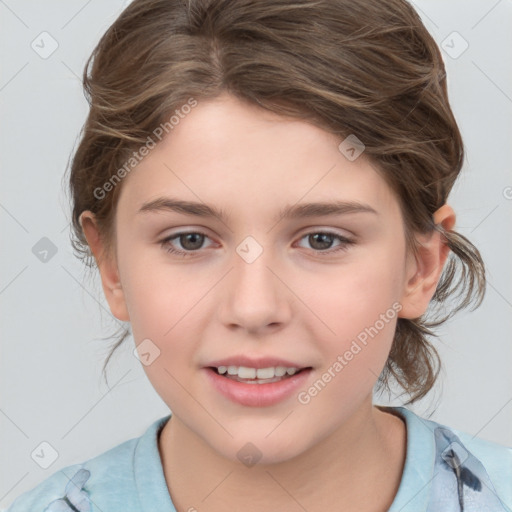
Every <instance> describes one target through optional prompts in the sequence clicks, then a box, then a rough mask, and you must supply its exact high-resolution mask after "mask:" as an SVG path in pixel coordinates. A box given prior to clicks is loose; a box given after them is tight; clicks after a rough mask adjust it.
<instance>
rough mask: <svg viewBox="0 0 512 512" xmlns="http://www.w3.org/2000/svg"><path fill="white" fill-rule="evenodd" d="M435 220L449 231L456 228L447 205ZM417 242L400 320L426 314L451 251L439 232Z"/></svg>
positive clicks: (452, 215) (409, 259) (410, 261)
mask: <svg viewBox="0 0 512 512" xmlns="http://www.w3.org/2000/svg"><path fill="white" fill-rule="evenodd" d="M433 221H434V223H435V224H436V225H438V226H441V227H442V228H443V229H444V230H445V231H449V230H451V229H452V228H453V226H454V225H455V213H454V211H453V209H452V208H451V207H450V206H448V205H447V204H445V205H443V206H442V207H441V208H439V209H438V210H437V211H436V212H435V213H434V215H433ZM416 240H417V241H418V244H419V248H418V254H417V255H416V257H414V255H412V254H410V255H409V256H408V261H407V269H406V282H405V288H404V291H403V295H402V300H401V301H400V303H401V304H402V310H401V311H400V314H399V317H402V318H411V319H414V318H419V317H420V316H421V315H423V314H424V313H425V312H426V310H427V308H428V305H429V303H430V300H431V299H432V297H433V295H434V293H435V291H436V288H437V284H438V282H439V279H440V277H441V274H442V271H443V268H444V264H445V262H446V259H447V257H448V254H449V252H450V248H449V247H448V245H447V242H446V238H445V237H444V236H443V235H442V233H441V232H440V231H437V230H436V231H432V232H430V233H427V234H422V235H417V236H416Z"/></svg>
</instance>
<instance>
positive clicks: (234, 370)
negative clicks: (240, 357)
mask: <svg viewBox="0 0 512 512" xmlns="http://www.w3.org/2000/svg"><path fill="white" fill-rule="evenodd" d="M298 370H299V369H298V368H286V367H284V366H277V367H271V368H258V369H256V368H248V367H247V366H219V367H218V368H217V371H218V372H219V373H220V374H221V375H223V374H224V373H226V372H227V374H228V375H236V376H238V377H239V378H241V379H273V378H274V377H282V376H283V375H285V374H286V373H287V374H288V375H293V374H295V373H296V372H297V371H298Z"/></svg>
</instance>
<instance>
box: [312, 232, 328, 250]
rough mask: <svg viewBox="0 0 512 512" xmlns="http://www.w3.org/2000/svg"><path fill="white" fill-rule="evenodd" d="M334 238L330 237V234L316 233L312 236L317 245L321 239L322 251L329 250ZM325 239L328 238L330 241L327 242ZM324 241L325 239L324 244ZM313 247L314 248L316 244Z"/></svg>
mask: <svg viewBox="0 0 512 512" xmlns="http://www.w3.org/2000/svg"><path fill="white" fill-rule="evenodd" d="M332 237H333V235H329V234H328V233H315V234H314V235H310V238H313V239H316V240H315V243H317V241H318V239H319V238H320V246H321V247H319V248H320V249H328V248H329V247H330V245H331V244H332ZM325 238H327V239H328V241H325ZM322 239H324V241H323V242H322ZM312 245H313V246H314V244H312Z"/></svg>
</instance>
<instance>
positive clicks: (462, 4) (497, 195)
mask: <svg viewBox="0 0 512 512" xmlns="http://www.w3.org/2000/svg"><path fill="white" fill-rule="evenodd" d="M127 4H128V2H121V1H101V2H100V1H99V0H89V1H84V0H68V1H66V2H58V1H56V0H52V1H46V2H39V1H36V0H24V1H21V0H18V1H15V0H0V40H1V52H2V53H1V68H0V114H1V115H0V120H1V121H0V123H1V124H0V162H1V173H2V178H1V179H2V182H1V183H2V186H1V188H0V225H1V234H2V237H1V243H2V251H1V267H0V268H1V274H0V307H1V310H0V311H1V323H0V325H1V357H0V365H1V366H0V378H1V384H0V386H1V390H2V394H1V401H0V427H1V433H2V435H1V438H0V453H1V454H2V456H1V467H0V508H1V507H7V505H9V504H10V503H11V502H12V501H13V500H14V498H15V497H17V496H18V495H19V494H21V493H22V492H24V491H26V490H28V489H31V488H32V487H34V486H35V485H36V484H37V483H39V482H40V481H42V480H43V479H44V478H46V477H47V476H49V475H50V474H52V473H54V472H55V471H57V470H58V469H60V468H61V467H64V466H66V465H69V464H73V463H77V462H81V461H84V460H86V459H88V458H91V457H92V456H95V455H97V454H99V453H101V452H103V451H105V450H107V449H109V448H111V447H113V446H115V445H117V444H119V443H120V442H122V441H124V440H126V439H129V438H131V437H135V436H139V435H141V434H142V433H143V432H144V431H145V429H146V428H147V426H149V424H150V423H151V422H152V421H154V420H155V419H157V418H159V417H161V416H164V415H166V414H168V408H167V406H166V405H165V404H164V403H163V401H162V400H161V399H160V398H159V396H158V395H157V394H156V392H155V391H154V390H153V388H152V387H151V385H150V383H149V381H148V380H147V378H146V376H145V374H144V372H143V370H142V368H141V367H140V363H139V361H138V360H137V359H136V358H135V357H134V356H133V354H132V350H133V348H134V343H133V339H132V338H129V339H128V340H127V341H126V345H125V346H124V347H123V348H121V349H120V350H119V351H118V352H117V355H116V356H115V358H114V360H113V362H112V363H111V365H109V386H107V385H106V384H105V382H104V380H102V377H101V367H102V364H103V360H104V358H105V356H106V354H107V352H108V348H109V343H108V341H106V340H102V339H101V338H102V337H105V336H107V335H108V334H111V333H112V332H114V331H115V328H116V327H117V326H118V322H114V321H113V320H112V316H111V315H110V313H109V310H108V306H107V304H106V302H105V300H104V298H103V292H102V291H101V288H100V282H99V279H96V280H95V281H90V280H86V279H85V273H84V269H83V268H82V266H81V264H80V263H79V261H78V260H76V259H75V258H74V257H73V254H72V250H71V245H70V243H69V238H68V237H69V227H68V224H69V207H68V199H67V195H66V194H65V193H64V189H63V183H62V177H63V174H64V171H65V169H66V165H67V163H68V158H69V156H70V154H71V152H72V150H73V147H74V145H75V143H76V141H77V138H78V133H79V130H80V128H81V126H82V124H83V122H84V120H85V116H86V113H87V104H86V101H85V99H84V96H83V94H82V90H81V85H80V80H79V77H80V76H81V74H82V70H83V66H84V64H85V60H86V58H87V56H88V55H89V54H90V52H91V51H92V49H93V47H94V45H95V44H96V42H97V41H98V40H99V38H100V36H101V35H102V34H103V32H104V31H105V30H106V28H107V27H108V26H109V25H110V24H111V23H112V22H113V21H114V19H115V18H116V17H117V15H118V14H119V13H120V12H121V10H122V9H123V8H124V6H125V5H127ZM413 5H414V6H415V7H416V8H417V10H418V12H419V13H420V15H421V17H422V19H423V20H424V22H425V25H426V26H427V28H428V29H429V31H430V32H431V33H432V35H433V37H434V38H435V40H436V41H437V42H438V44H439V45H440V46H443V44H444V45H445V46H444V47H446V48H447V46H446V44H449V45H451V46H452V47H453V48H452V49H451V50H450V51H451V52H452V53H453V52H454V51H459V50H460V49H461V48H462V46H461V40H459V39H457V38H458V36H453V35H452V33H453V32H454V31H456V32H458V33H459V34H460V36H462V37H463V38H464V40H466V41H467V43H468V44H469V47H468V49H467V50H466V51H465V52H464V53H462V54H461V55H460V56H458V57H457V58H453V56H450V55H448V54H447V53H446V52H445V51H443V58H444V60H445V63H446V66H447V71H448V85H449V93H450V100H451V104H452V107H453V110H454V113H455V116H456V118H457V120H458V122H459V125H460V128H461V131H462V135H463V138H464V141H465V146H466V149H467V156H466V163H465V167H464V171H463V175H462V176H461V178H460V179H459V181H458V182H457V184H456V186H455V188H454V190H453V192H452V194H451V201H450V204H451V205H452V206H453V207H454V209H455V211H456V213H457V215H458V218H457V224H456V229H458V230H459V232H461V233H462V234H464V235H466V236H468V237H469V238H470V240H472V241H473V243H474V244H475V245H476V246H477V247H478V248H479V249H480V250H481V252H482V255H483V257H484V260H485V261H486V264H487V267H488V278H489V285H488V291H487V295H486V298H485V301H484V303H483V304H482V306H481V307H480V308H479V309H478V310H476V311H474V312H463V313H461V314H459V315H458V316H457V317H455V318H454V319H453V320H452V321H451V322H449V323H448V324H446V325H445V326H444V327H443V328H441V329H440V331H439V334H440V338H439V341H437V342H436V346H437V347H438V349H439V352H440V354H441V357H442V360H443V363H444V368H445V372H444V373H443V375H442V377H441V380H440V382H439V385H438V386H437V387H436V390H435V392H433V393H431V394H429V395H428V396H427V398H426V399H424V400H423V401H422V402H420V403H418V404H416V405H414V406H412V407H411V409H412V410H414V411H415V412H417V413H419V414H423V415H428V414H430V413H432V411H433V408H434V407H435V405H436V404H437V409H435V411H434V412H433V414H432V416H431V419H434V420H435V421H439V422H441V423H444V424H447V425H449V426H451V427H453V428H456V429H460V430H464V431H466V432H469V433H471V434H474V435H478V436H479V437H482V438H484V439H488V440H491V441H496V442H499V443H502V444H507V445H512V429H511V428H510V426H511V420H512V372H510V367H511V359H512V357H511V356H512V343H511V339H510V332H511V327H512V315H511V312H512V311H511V308H512V303H511V302H512V286H511V264H510V262H511V261H512V258H511V252H512V245H511V237H510V235H511V230H510V227H511V212H512V199H510V198H511V197H512V189H511V188H510V187H512V175H511V171H510V169H511V163H512V155H511V142H512V128H511V122H510V120H511V114H512V80H511V71H512V64H511V59H510V48H512V32H511V31H510V26H511V22H512V3H511V1H510V0H500V1H495V0H492V1H484V0H478V1H477V0H472V1H467V0H457V1H454V0H451V1H450V2H437V1H434V0H421V1H420V0H417V1H415V2H414V3H413ZM43 31H46V32H48V33H49V34H51V37H52V38H54V39H55V40H56V41H57V43H58V48H57V49H56V51H55V52H54V53H53V54H52V55H50V56H49V57H48V58H46V59H44V58H42V57H41V56H40V55H39V54H38V53H36V52H35V51H34V50H33V49H32V47H31V43H32V41H34V40H35V41H36V43H37V41H40V39H38V36H39V34H41V32H43ZM454 37H455V39H454ZM451 40H453V41H454V43H453V44H452V43H450V41H451ZM443 41H445V42H444V43H443ZM46 43H47V44H45V48H46V49H47V50H48V48H50V40H48V39H47V40H46ZM507 187H509V188H507ZM507 197H508V198H507ZM43 237H47V238H48V239H49V240H51V242H52V244H54V245H55V247H56V250H57V252H56V254H55V255H54V256H53V257H51V258H50V257H49V256H48V261H47V262H46V263H43V262H42V261H40V260H39V259H38V258H37V257H36V255H35V254H34V253H33V247H34V246H36V244H38V243H44V242H40V240H41V239H42V238H43ZM36 247H37V246H36ZM50 254H51V253H50ZM377 402H378V403H386V402H385V400H384V399H380V400H377ZM391 403H396V401H392V402H391ZM43 441H46V442H48V443H50V444H51V445H52V446H53V447H54V449H55V450H56V451H57V452H58V457H57V459H56V460H55V462H54V463H53V464H52V465H51V466H49V467H48V468H47V469H42V468H41V467H39V465H37V464H36V463H35V462H34V460H33V459H32V458H31V453H32V452H33V451H34V450H35V449H36V448H37V447H39V445H40V443H41V442H43Z"/></svg>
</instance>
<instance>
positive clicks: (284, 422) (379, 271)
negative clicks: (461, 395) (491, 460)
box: [81, 94, 455, 512]
mask: <svg viewBox="0 0 512 512" xmlns="http://www.w3.org/2000/svg"><path fill="white" fill-rule="evenodd" d="M340 142H341V140H339V139H337V138H336V137H334V136H333V135H331V134H329V133H327V132H325V131H323V130H321V129H320V128H318V127H316V126H313V125H311V124H309V123H306V122H304V121H299V120H292V119H287V118H282V117H278V116H277V115H275V114H273V113H271V112H267V111H264V110H262V109H259V108H257V107H255V106H252V105H247V104H245V103H242V102H240V101H239V100H237V99H235V98H234V97H232V96H228V95H225V94H224V95H222V96H219V97H218V98H216V99H215V100H213V101H208V102H199V104H198V105H197V106H196V107H195V108H193V109H192V111H191V112H190V113H189V114H188V115H187V116H186V117H185V118H184V119H182V120H181V121H180V123H179V124H178V125H177V126H175V127H174V129H173V130H172V132H170V134H169V135H168V136H167V137H166V138H164V139H163V140H162V142H161V143H160V144H158V145H157V146H156V147H155V148H154V149H152V150H151V152H150V153H149V155H148V156H146V157H145V158H144V159H143V160H142V162H141V163H140V164H139V165H138V166H137V167H136V168H135V169H134V170H133V171H132V172H131V173H130V174H129V175H128V176H127V177H126V178H124V180H123V182H122V190H121V194H120V197H119V203H118V207H117V212H116V220H115V223H116V224H115V228H116V245H115V249H116V253H115V254H113V255H109V254H106V253H105V251H104V249H103V244H102V241H101V238H100V236H99V233H98V230H97V228H96V224H95V219H94V215H93V214H92V213H91V212H90V211H86V212H84V213H83V214H82V217H81V221H82V226H83V229H84V233H85V234H86V237H87V240H88V243H89V245H90V247H91V249H92V251H93V253H94V255H95V257H96V260H97V261H98V265H99V269H100V273H101V279H102V285H103V290H104V293H105V296H106V298H107V301H108V303H109V306H110V309H111V311H112V314H113V315H114V316H115V317H117V318H118V319H120V320H123V321H129V322H131V326H132V331H133V335H134V339H135V343H136V344H139V343H140V342H142V340H144V339H146V338H149V339H150V340H151V341H152V343H154V345H156V346H157V347H158V349H159V350H160V356H159V357H157V358H156V359H155V360H154V361H153V362H152V363H151V364H150V365H148V366H143V367H144V370H145V372H146V374H147V376H148V378H149V380H150V382H151V383H152V385H153V386H154V388H155V390H156V391H157V392H158V394H159V395H160V396H161V397H162V399H163V400H164V401H165V403H166V404H167V405H168V406H169V408H170V409H171V410H172V413H173V415H172V417H171V420H170V421H169V422H168V423H167V424H166V426H165V427H164V429H163V431H162V434H161V436H160V439H159V449H160V454H161V458H162V465H163V469H164V474H165V478H166V481H167V485H168V488H169V492H170V494H171V496H172V499H173V502H174V504H175V506H176V508H177V510H178V511H179V512H185V511H187V510H189V509H190V510H193V509H192V508H191V507H194V508H195V509H198V510H208V511H209V512H217V511H221V510H222V511H225V510H242V509H243V510H245V511H247V512H252V511H260V510H286V511H290V512H294V511H303V510H304V509H306V510H307V511H308V512H315V511H317V510H318V511H320V510H323V511H325V510H335V509H338V508H339V504H340V503H343V509H344V510H345V511H352V510H354V511H355V510H357V511H376V510H387V509H388V507H389V506H390V505H391V503H392V501H393V498H394V496H395V494H396V492H397V490H398V486H399V483H400V479H401V475H402V471H403V465H404V461H405V447H406V429H405V425H404V423H403V421H402V420H401V419H400V418H398V417H397V416H394V415H393V414H390V413H389V412H385V411H382V410H380V409H378V408H377V407H376V406H374V405H372V390H373V387H374V385H375V382H376V380H377V377H378V375H379V374H380V373H381V371H382V369H383V367H384V365H385V362H386V359H387V357H388V354H389V350H390V348H391V343H392V340H393V335H394V331H395V327H396V321H397V316H396V315H395V317H394V319H392V320H390V321H389V322H388V323H387V324H385V327H384V328H382V329H381V330H380V331H379V332H378V335H376V336H375V337H373V338H371V339H370V340H369V342H368V344H367V345H366V346H365V347H364V348H363V350H361V351H360V352H359V353H358V354H357V356H355V357H354V358H353V359H352V360H351V361H350V362H349V363H348V364H347V365H346V366H345V367H344V368H343V370H342V371H341V372H339V373H338V374H337V375H336V377H335V378H333V379H332V380H331V381H330V382H329V383H328V385H327V386H325V388H324V389H323V390H322V391H321V392H320V393H318V395H317V396H315V397H313V398H312V399H311V401H310V402H309V403H308V404H307V405H304V404H301V403H299V402H298V401H297V396H296V395H295V394H294V395H292V396H291V397H290V398H289V399H287V400H285V401H283V402H281V403H279V404H277V405H274V406H271V407H263V408H261V407H246V406H242V405H239V404H236V403H233V402H231V401H229V400H228V399H227V398H224V397H223V396H222V395H220V394H219V393H218V392H217V391H216V390H215V389H213V388H212V386H211V385H210V384H209V382H208V381H207V379H206V378H205V375H204V370H201V368H202V366H204V365H206V364H207V363H208V362H211V361H213V360H215V359H219V358H223V357H228V356H230V355H233V354H246V355H249V356H254V357H257V356H261V355H273V356H277V357H282V358H285V359H289V360H291V361H296V362H298V363H301V366H312V367H313V372H312V374H311V375H310V377H309V380H308V385H307V386H306V387H305V388H304V389H307V388H308V387H309V386H311V385H312V383H313V382H315V381H316V380H317V379H319V378H320V376H321V375H322V374H323V373H324V372H326V371H327V369H328V368H329V367H331V366H332V365H333V363H334V362H335V361H336V358H337V356H338V355H339V354H343V353H344V352H345V351H346V350H348V349H349V347H350V344H351V342H352V340H354V339H355V338H356V337H357V335H358V334H359V333H361V332H362V331H364V329H365V327H368V326H371V325H374V324H375V322H376V321H377V320H378V319H379V315H381V314H382V313H385V312H386V311H387V310H389V309H390V308H391V305H392V304H393V303H395V302H398V303H400V304H401V306H402V309H401V311H400V312H399V314H398V316H399V317H404V318H417V317H419V316H421V314H423V313H424V312H425V311H426V309H427V306H428V303H429V301H430V299H431V298H432V295H433V294H434V291H435V289H436V285H437V282H438V280H439V278H440V275H441V271H442V268H443V266H444V263H445V261H446V257H447V255H448V252H449V249H448V247H447V246H446V245H445V243H444V241H443V239H442V237H440V234H439V233H437V232H433V234H429V235H421V236H419V235H418V240H419V241H420V242H421V244H422V247H421V250H420V254H419V256H418V258H414V257H412V255H411V254H408V253H407V251H406V246H405V237H404V228H403V219H402V216H401V212H400V209H399V206H398V201H397V199H396V198H395V197H394V194H393V193H392V191H391V190H390V189H389V187H388V186H387V184H386V183H385V181H384V180H383V179H382V177H381V176H380V175H379V174H378V173H377V172H376V170H375V168H374V167H373V166H372V164H371V163H370V162H369V160H368V159H367V158H366V157H365V155H364V153H363V154H362V155H361V156H359V157H358V158H357V159H356V160H354V161H349V160H348V159H347V158H345V156H344V155H343V154H342V153H341V152H340V151H339V150H338V144H339V143H340ZM160 196H173V197H176V198H180V199H183V200H191V201H198V202H204V203H206V204H209V205H215V206H217V207H218V208H222V209H223V210H224V211H225V212H226V214H227V215H228V216H229V220H228V222H227V223H223V222H221V221H220V220H219V219H218V218H215V217H211V218H201V217H192V216H190V215H184V214H181V213H176V212H152V213H149V212H146V213H137V212H138V210H139V208H140V207H141V205H142V204H143V203H145V202H146V201H150V200H153V199H155V198H157V197H160ZM333 199H338V200H347V201H348V200H351V201H358V202H361V203H366V204H368V205H370V206H371V207H373V208H374V209H375V210H376V211H377V215H374V214H371V213H352V214H347V215H339V216H324V217H313V218H306V219H300V218H298V219H281V220H280V221H279V222H277V223H276V221H274V220H272V219H273V217H274V216H275V215H277V212H278V211H279V210H280V209H281V208H282V207H284V206H285V205H288V204H290V205H293V204H296V203H305V202H313V201H326V200H333ZM434 221H435V222H436V223H437V224H442V225H443V227H444V228H445V229H452V227H453V225H454V224H455V214H454V212H453V210H452V208H451V207H450V206H448V205H444V206H443V207H442V208H440V209H439V210H438V211H437V212H436V214H435V216H434ZM188 230H191V231H199V232H203V233H205V234H206V235H207V237H206V238H204V241H203V243H202V245H201V241H200V240H199V241H197V240H196V241H195V242H194V240H190V239H189V238H187V237H182V238H181V239H179V238H178V239H174V241H173V242H169V243H171V244H172V245H173V246H174V248H175V249H178V250H186V249H189V252H193V250H194V247H199V249H196V252H195V253H194V254H193V255H192V257H189V258H180V257H179V256H176V255H174V254H169V253H168V252H166V249H165V248H163V247H162V245H161V241H162V240H163V239H164V238H166V237H169V236H171V235H175V234H176V233H179V232H183V231H188ZM325 230H328V231H329V232H334V233H335V234H338V235H341V236H345V237H347V238H352V239H355V240H356V243H355V244H353V245H348V246H346V250H340V251H338V252H332V251H333V250H334V249H337V248H339V247H340V245H341V242H340V241H339V240H338V239H336V238H333V239H331V240H332V243H331V245H330V246H329V245H328V244H324V246H322V245H321V244H320V243H319V242H318V241H317V242H316V243H315V238H313V239H312V238H311V237H308V236H305V235H307V234H314V233H318V232H323V231H325ZM249 235H250V236H252V237H253V238H254V239H255V240H256V241H257V242H258V244H259V245H260V246H261V248H262V249H263V252H262V254H261V255H260V256H259V257H258V258H256V259H255V261H253V262H252V263H247V262H246V261H245V260H244V259H243V258H241V257H240V256H239V254H238V253H237V252H236V248H237V246H238V245H239V244H240V243H241V242H242V241H243V240H244V239H245V237H247V236H249ZM329 240H330V239H328V240H327V241H329ZM194 243H195V245H194ZM323 247H325V249H324V250H323V251H322V248H323ZM190 248H192V249H190ZM326 251H331V253H330V255H326V254H325V253H326ZM322 252H323V253H322ZM248 442H251V443H253V444H254V445H255V446H256V447H257V448H258V450H259V451H260V452H261V459H260V460H259V462H258V463H257V464H256V465H254V466H252V467H247V466H245V465H243V464H242V463H241V462H240V461H239V460H238V458H237V452H238V451H239V450H240V449H241V448H242V447H243V446H245V445H246V443H248ZM368 482H371V489H372V492H368Z"/></svg>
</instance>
